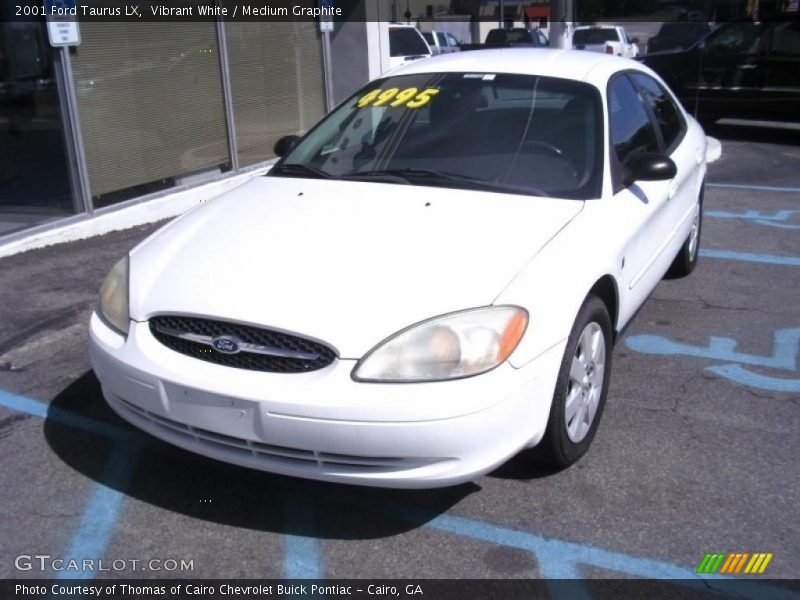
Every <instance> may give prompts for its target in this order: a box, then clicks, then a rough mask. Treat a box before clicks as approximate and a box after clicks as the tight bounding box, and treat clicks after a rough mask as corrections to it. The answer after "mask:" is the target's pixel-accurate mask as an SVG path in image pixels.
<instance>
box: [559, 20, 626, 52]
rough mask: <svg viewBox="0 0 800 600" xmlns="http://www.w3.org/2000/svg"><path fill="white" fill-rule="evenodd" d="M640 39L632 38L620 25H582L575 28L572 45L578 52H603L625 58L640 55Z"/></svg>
mask: <svg viewBox="0 0 800 600" xmlns="http://www.w3.org/2000/svg"><path fill="white" fill-rule="evenodd" d="M638 43H639V38H630V37H629V36H628V32H627V31H625V28H624V27H620V26H619V25H591V26H586V25H582V26H580V27H576V28H575V33H574V34H573V36H572V45H573V46H574V48H575V49H576V50H588V51H589V52H602V53H603V54H613V55H614V56H623V57H625V58H634V57H636V56H638V55H639V46H637V44H638Z"/></svg>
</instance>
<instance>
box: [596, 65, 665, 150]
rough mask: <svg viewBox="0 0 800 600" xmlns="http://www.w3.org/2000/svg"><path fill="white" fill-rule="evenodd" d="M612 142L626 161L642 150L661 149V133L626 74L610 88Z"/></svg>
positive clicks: (614, 81)
mask: <svg viewBox="0 0 800 600" xmlns="http://www.w3.org/2000/svg"><path fill="white" fill-rule="evenodd" d="M608 112H609V115H608V120H609V124H610V129H611V145H612V146H613V147H614V150H615V152H616V153H617V158H619V161H620V162H621V163H622V164H625V163H626V162H627V161H628V159H630V157H631V156H633V155H634V154H637V153H639V152H659V151H660V149H659V146H658V136H657V135H656V130H655V129H654V127H653V123H652V122H651V121H650V117H649V116H648V115H647V111H646V110H645V108H644V104H642V100H641V98H640V97H639V93H638V92H637V91H636V89H635V88H634V87H633V84H632V83H631V82H630V80H629V79H628V78H627V77H626V76H621V77H617V78H616V79H614V80H613V81H612V82H611V85H610V86H609V90H608Z"/></svg>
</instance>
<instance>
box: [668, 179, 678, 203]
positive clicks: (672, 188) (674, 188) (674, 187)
mask: <svg viewBox="0 0 800 600" xmlns="http://www.w3.org/2000/svg"><path fill="white" fill-rule="evenodd" d="M677 193H678V180H677V179H673V180H672V181H670V182H669V192H668V193H667V200H672V199H673V198H674V197H675V195H676V194H677Z"/></svg>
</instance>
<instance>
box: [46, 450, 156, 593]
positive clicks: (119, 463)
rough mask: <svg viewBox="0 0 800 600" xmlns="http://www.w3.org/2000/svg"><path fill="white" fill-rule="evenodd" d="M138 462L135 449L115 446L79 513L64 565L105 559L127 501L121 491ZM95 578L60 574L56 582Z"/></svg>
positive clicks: (87, 573) (91, 574) (85, 574)
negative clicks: (85, 560) (79, 517)
mask: <svg viewBox="0 0 800 600" xmlns="http://www.w3.org/2000/svg"><path fill="white" fill-rule="evenodd" d="M138 462H139V452H138V449H137V448H130V447H123V446H122V445H120V444H119V443H116V444H115V448H114V450H113V451H112V452H111V456H110V457H109V459H108V462H107V463H106V466H105V468H104V469H103V473H102V475H100V481H99V482H97V483H96V484H95V489H94V491H93V492H92V496H91V498H90V499H89V502H88V503H87V504H86V507H85V508H84V510H83V516H82V517H81V522H80V524H79V525H78V528H77V529H76V530H75V533H74V534H73V536H72V542H71V543H70V545H69V548H68V549H67V551H66V552H65V554H64V555H63V557H62V558H63V559H64V562H65V564H68V563H69V562H70V561H72V560H74V561H76V562H77V564H79V565H80V564H81V561H83V560H84V559H90V560H91V559H94V560H98V559H100V558H102V557H103V556H105V553H106V548H107V547H108V542H109V540H110V539H111V534H112V532H113V531H114V527H115V526H116V524H117V519H118V517H119V513H120V510H121V508H122V504H123V502H124V501H125V498H126V497H127V495H126V493H125V491H126V490H127V489H128V485H129V484H130V482H131V480H132V479H133V474H134V473H135V471H136V465H137V463H138ZM101 482H104V483H101ZM142 569H144V567H142ZM96 574H97V571H94V570H83V571H81V572H79V573H76V572H75V571H66V570H64V571H60V572H59V573H58V575H57V577H56V578H57V579H73V578H74V579H94V577H95V575H96Z"/></svg>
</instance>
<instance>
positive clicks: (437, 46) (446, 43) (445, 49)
mask: <svg viewBox="0 0 800 600" xmlns="http://www.w3.org/2000/svg"><path fill="white" fill-rule="evenodd" d="M422 37H424V38H425V41H426V42H427V43H428V46H430V48H431V52H433V54H434V56H435V55H437V54H449V53H451V52H460V51H461V44H459V43H458V40H457V39H456V38H454V37H453V36H452V34H450V33H447V32H446V31H423V32H422Z"/></svg>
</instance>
